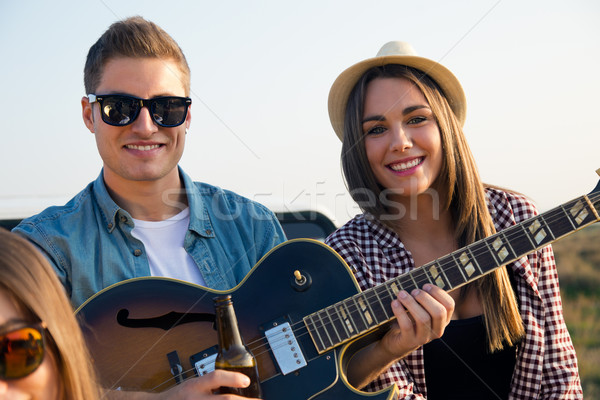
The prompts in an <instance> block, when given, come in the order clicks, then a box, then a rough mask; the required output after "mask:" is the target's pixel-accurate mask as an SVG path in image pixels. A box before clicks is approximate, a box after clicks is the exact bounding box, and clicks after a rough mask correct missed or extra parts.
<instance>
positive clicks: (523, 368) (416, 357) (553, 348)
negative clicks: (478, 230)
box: [326, 189, 583, 399]
mask: <svg viewBox="0 0 600 400" xmlns="http://www.w3.org/2000/svg"><path fill="white" fill-rule="evenodd" d="M486 196H487V202H488V209H489V211H490V213H491V215H492V218H493V220H494V224H495V227H496V230H498V231H500V230H502V229H506V228H508V227H509V226H511V225H515V224H516V223H519V222H521V221H523V220H525V219H528V218H531V217H533V216H534V215H537V210H536V208H535V206H534V205H533V204H532V203H531V202H530V201H529V200H528V199H527V198H525V197H524V196H521V195H517V194H514V193H507V192H503V191H500V190H497V189H487V190H486ZM326 243H327V244H328V245H329V246H331V247H332V248H333V249H334V250H335V251H337V252H338V253H339V254H340V256H341V257H342V258H343V259H344V260H345V261H346V262H347V264H348V265H349V266H350V268H352V270H353V271H354V274H355V277H356V279H357V281H358V283H359V285H360V287H361V289H362V290H366V289H368V288H371V287H373V286H377V285H379V284H382V283H384V282H386V281H388V280H390V279H392V278H395V277H397V276H399V275H402V274H405V273H407V272H408V271H410V270H411V269H413V268H414V261H413V259H412V256H411V254H410V253H409V252H408V251H407V250H406V249H405V248H404V245H403V244H402V242H401V240H400V238H399V237H398V235H396V233H394V232H393V231H391V230H390V229H388V228H386V227H385V226H383V225H381V224H380V223H378V222H376V221H374V220H373V219H370V218H365V215H364V214H362V215H358V216H356V217H355V218H354V219H352V220H351V221H349V222H348V223H347V224H346V225H344V226H343V227H341V228H340V229H338V230H337V231H336V232H334V233H332V234H331V235H330V236H329V237H328V238H327V240H326ZM509 268H512V270H513V271H514V276H515V277H516V281H517V292H518V293H517V294H518V297H519V304H520V312H521V318H522V319H523V323H524V324H525V332H526V333H525V337H524V338H523V340H522V341H521V343H520V344H519V345H518V351H517V360H516V366H515V370H514V372H513V377H512V382H511V391H510V396H509V398H510V399H581V398H583V393H582V389H581V383H580V380H579V372H578V369H577V358H576V355H575V349H574V347H573V343H572V342H571V337H570V336H569V332H568V331H567V327H566V325H565V322H564V319H563V315H562V303H561V299H560V291H559V285H558V274H557V271H556V263H555V261H554V254H553V252H552V247H551V246H547V247H544V248H542V249H541V250H538V251H536V252H534V253H532V254H529V255H528V256H526V257H522V258H521V259H519V260H517V261H516V262H514V263H512V264H509ZM393 383H395V384H396V385H397V386H398V388H399V390H400V398H401V399H424V398H426V396H427V388H426V385H425V367H424V359H423V348H422V347H421V348H419V349H417V350H415V351H414V352H412V353H411V354H409V355H407V356H406V357H405V358H403V359H402V360H400V361H398V362H397V363H395V364H394V365H392V366H391V367H390V368H389V369H388V370H387V371H386V372H385V373H383V374H382V375H380V376H379V377H378V378H377V379H376V380H375V381H373V382H371V383H370V384H369V385H368V386H367V388H366V390H367V391H376V390H380V389H383V388H386V387H388V386H390V385H391V384H393Z"/></svg>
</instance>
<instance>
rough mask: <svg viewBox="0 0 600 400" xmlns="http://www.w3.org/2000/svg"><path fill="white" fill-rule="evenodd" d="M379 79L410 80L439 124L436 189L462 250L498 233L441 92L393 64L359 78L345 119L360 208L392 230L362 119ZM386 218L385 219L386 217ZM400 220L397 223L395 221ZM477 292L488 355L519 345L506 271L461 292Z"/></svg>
mask: <svg viewBox="0 0 600 400" xmlns="http://www.w3.org/2000/svg"><path fill="white" fill-rule="evenodd" d="M376 78H403V79H407V80H409V81H410V82H411V83H412V84H413V85H415V86H416V87H417V88H418V89H419V90H420V91H421V92H422V93H423V95H424V96H425V98H426V99H427V102H428V103H429V106H430V107H431V110H432V112H433V115H434V117H435V120H436V122H437V124H438V127H439V131H440V135H441V142H442V153H443V161H442V167H441V171H440V174H439V176H438V177H437V179H436V182H435V183H434V187H436V188H438V189H441V190H440V191H439V192H441V193H443V198H441V199H440V200H441V201H440V209H441V211H445V210H448V211H449V212H450V214H451V215H452V220H453V224H454V232H455V239H456V241H457V243H458V245H459V247H464V246H466V245H468V244H470V243H473V242H475V241H477V240H479V239H483V238H485V237H487V236H489V235H491V234H493V233H494V232H495V228H494V223H493V221H492V218H491V216H490V213H489V210H488V207H487V203H486V200H485V189H484V185H483V184H482V182H481V179H480V177H479V173H478V170H477V166H476V164H475V159H474V157H473V155H472V153H471V150H470V148H469V145H468V144H467V141H466V138H465V135H464V133H463V131H462V128H461V126H460V124H459V123H458V121H457V119H456V117H455V115H454V113H453V112H452V109H451V108H450V105H449V104H448V101H447V99H446V97H445V96H444V94H443V92H442V90H441V89H440V88H439V86H438V85H437V84H436V82H435V81H433V80H432V79H431V78H430V77H429V76H427V75H426V74H425V73H423V72H421V71H419V70H417V69H414V68H411V67H407V66H404V65H395V64H389V65H385V66H381V67H373V68H371V69H369V70H368V71H367V72H365V74H364V75H363V76H362V77H361V79H359V81H358V82H357V84H356V85H355V87H354V89H353V90H352V92H351V93H350V97H349V99H348V103H347V107H346V114H345V120H344V141H343V144H342V160H341V161H342V170H343V173H344V179H345V182H346V186H347V188H348V191H349V192H350V195H351V196H352V198H353V199H354V200H355V201H356V202H357V204H358V205H359V206H360V207H361V209H362V210H363V211H364V212H366V213H368V214H371V215H373V216H374V217H375V218H378V219H379V220H380V221H381V222H382V223H384V224H386V225H388V226H389V227H390V228H392V229H394V226H395V225H394V222H395V221H394V219H393V218H392V219H391V218H389V216H390V209H389V205H388V204H386V203H385V202H384V201H382V199H383V198H384V197H385V196H382V194H383V191H384V189H385V188H384V187H382V186H381V185H380V184H379V183H378V182H377V180H376V178H375V175H374V174H373V171H372V170H371V168H370V166H369V161H368V158H367V154H366V150H365V143H364V134H363V130H362V118H363V112H364V101H365V93H366V90H367V86H368V84H369V83H370V82H371V81H372V80H373V79H376ZM384 217H385V218H384ZM396 221H397V219H396ZM473 289H476V290H477V291H478V296H479V298H480V299H481V302H482V305H483V311H484V319H485V323H486V330H487V336H488V347H489V349H490V351H495V350H499V349H502V348H503V347H504V345H505V344H508V345H513V344H515V343H516V342H517V341H518V340H519V339H520V338H521V337H522V336H523V334H524V328H523V321H522V319H521V316H520V314H519V310H518V305H517V300H516V297H515V293H514V291H513V289H512V286H511V284H510V279H509V277H508V274H507V271H506V268H499V269H496V270H495V271H493V272H492V273H490V274H488V275H486V276H484V277H482V278H480V279H479V280H477V281H475V282H473V283H472V284H470V285H467V286H465V287H463V288H461V295H465V294H466V291H467V290H473Z"/></svg>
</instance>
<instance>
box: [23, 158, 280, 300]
mask: <svg viewBox="0 0 600 400" xmlns="http://www.w3.org/2000/svg"><path fill="white" fill-rule="evenodd" d="M179 174H180V176H181V178H182V180H183V183H184V185H185V189H184V190H185V191H186V195H187V199H188V204H189V207H190V224H189V227H188V231H187V233H186V235H185V240H184V248H185V250H186V252H187V253H188V254H189V255H190V256H191V257H192V259H193V260H194V262H195V263H196V265H197V266H198V269H199V270H200V273H201V274H202V277H203V278H204V281H205V282H206V285H207V286H208V287H210V288H212V289H217V290H227V289H230V288H232V287H234V286H235V285H237V284H238V283H239V282H240V281H241V280H242V279H243V278H244V276H246V274H247V273H248V272H249V271H250V270H251V269H252V267H254V265H255V264H256V263H257V262H258V261H259V260H260V259H261V257H262V256H263V255H265V254H266V253H267V252H268V251H269V250H271V249H272V248H273V247H274V246H276V245H277V244H279V243H281V242H283V241H284V240H285V234H284V232H283V230H282V229H281V226H280V224H279V222H278V220H277V218H276V217H275V215H274V214H273V212H271V211H270V210H268V209H267V208H266V207H264V206H262V205H261V204H258V203H256V202H254V201H252V200H249V199H247V198H244V197H242V196H239V195H237V194H235V193H233V192H231V191H227V190H223V189H221V188H218V187H215V186H211V185H208V184H205V183H200V182H193V181H192V180H191V179H190V177H188V176H187V175H186V174H185V173H184V172H183V171H182V170H181V169H179ZM173 194H175V193H173ZM173 197H174V198H175V196H173ZM163 199H164V200H165V201H169V194H168V193H166V194H165V196H163ZM181 207H182V208H183V207H185V205H181ZM133 227H134V223H133V220H132V218H131V215H130V214H129V213H128V212H127V211H125V210H124V209H122V208H120V207H119V206H118V205H117V204H116V203H115V202H114V201H113V200H112V198H111V197H110V195H109V194H108V191H107V189H106V186H105V184H104V179H103V173H102V172H101V173H100V176H99V177H98V179H96V180H95V181H94V182H91V183H90V184H89V185H88V186H87V187H86V188H85V189H84V190H83V191H81V192H80V193H79V194H77V195H76V196H75V197H74V198H73V199H71V200H70V201H69V202H68V203H67V204H66V205H64V206H60V207H57V206H55V207H49V208H47V209H46V210H44V211H42V212H41V213H40V214H38V215H35V216H33V217H30V218H27V219H25V220H23V221H22V222H21V223H20V224H19V225H18V226H17V227H15V228H14V229H13V232H15V233H18V234H20V235H22V236H24V237H26V238H27V239H29V240H30V241H31V242H33V243H34V244H35V245H36V246H37V247H38V248H39V249H40V250H41V251H42V252H43V253H44V255H45V256H46V258H47V259H48V260H49V261H50V264H51V265H52V266H53V267H54V269H55V270H56V273H57V274H58V277H59V278H60V280H61V282H62V284H63V285H64V287H65V289H66V291H67V294H68V295H69V297H70V300H71V303H72V305H73V306H74V307H75V308H77V307H79V306H80V305H81V304H82V303H83V302H85V300H87V299H88V298H89V297H91V296H92V295H93V294H95V293H96V292H98V291H100V290H102V289H104V288H105V287H107V286H110V285H112V284H114V283H117V282H120V281H122V280H125V279H130V278H137V277H144V276H150V266H149V263H148V257H147V255H146V251H145V249H144V245H143V244H142V242H141V241H139V240H138V239H136V238H135V237H133V236H132V234H131V230H132V229H133Z"/></svg>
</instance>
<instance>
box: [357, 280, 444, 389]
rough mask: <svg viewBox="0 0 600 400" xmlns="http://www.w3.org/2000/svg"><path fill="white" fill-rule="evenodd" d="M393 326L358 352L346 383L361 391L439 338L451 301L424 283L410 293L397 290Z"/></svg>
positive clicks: (439, 291) (442, 291)
mask: <svg viewBox="0 0 600 400" xmlns="http://www.w3.org/2000/svg"><path fill="white" fill-rule="evenodd" d="M392 311H393V312H394V316H395V317H396V323H394V324H393V325H392V328H391V329H390V330H389V331H388V332H387V333H386V334H385V335H384V337H383V338H381V339H380V340H378V341H376V342H374V343H372V344H370V345H369V346H367V347H365V348H364V349H362V350H360V351H358V352H357V353H356V354H355V355H354V356H353V357H352V360H351V361H350V363H349V365H348V371H347V375H348V381H349V382H350V383H351V384H352V386H354V387H356V388H359V389H360V388H363V387H364V386H366V385H367V384H368V383H369V382H371V381H373V380H375V379H376V378H377V377H378V376H379V375H381V374H382V373H383V372H384V371H385V370H387V369H388V368H389V367H390V365H391V364H393V363H394V362H396V361H397V360H399V359H401V358H403V357H405V356H406V355H408V354H410V353H412V352H413V351H415V350H416V349H418V348H419V347H421V346H423V345H424V344H426V343H429V342H430V341H432V340H433V339H438V338H440V337H441V336H442V334H443V333H444V329H445V328H446V326H447V325H448V323H449V322H450V320H451V319H452V314H453V313H454V299H452V297H451V296H450V295H449V294H448V293H446V291H444V290H443V289H440V288H439V287H437V286H435V285H432V284H426V285H424V286H423V289H422V290H420V289H415V290H413V291H412V293H410V294H409V293H407V292H406V291H400V292H399V293H398V297H397V299H396V300H394V301H393V302H392Z"/></svg>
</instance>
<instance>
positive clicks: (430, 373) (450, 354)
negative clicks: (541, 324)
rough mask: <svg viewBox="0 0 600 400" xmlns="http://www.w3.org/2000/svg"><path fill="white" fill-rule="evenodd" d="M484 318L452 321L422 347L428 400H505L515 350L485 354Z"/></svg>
mask: <svg viewBox="0 0 600 400" xmlns="http://www.w3.org/2000/svg"><path fill="white" fill-rule="evenodd" d="M486 339H487V334H486V331H485V323H484V321H483V316H478V317H473V318H468V319H462V320H453V321H451V322H450V324H449V325H448V326H447V327H446V330H445V331H444V335H443V336H442V337H441V338H440V339H437V340H433V341H431V342H430V343H428V344H426V345H425V346H423V352H424V357H425V380H426V383H427V399H428V400H439V399H441V400H452V399H474V400H475V399H477V400H485V399H493V400H497V399H508V393H509V391H510V381H511V378H512V374H513V370H514V368H515V361H516V347H514V346H513V347H505V348H504V349H503V350H502V351H498V352H495V353H493V354H490V353H488V349H487V343H486Z"/></svg>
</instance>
